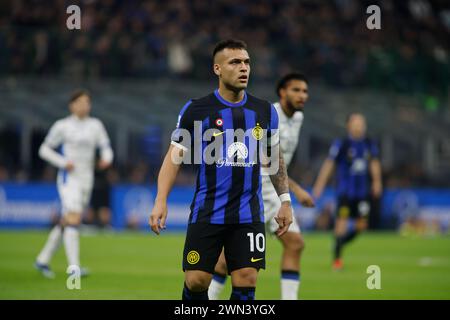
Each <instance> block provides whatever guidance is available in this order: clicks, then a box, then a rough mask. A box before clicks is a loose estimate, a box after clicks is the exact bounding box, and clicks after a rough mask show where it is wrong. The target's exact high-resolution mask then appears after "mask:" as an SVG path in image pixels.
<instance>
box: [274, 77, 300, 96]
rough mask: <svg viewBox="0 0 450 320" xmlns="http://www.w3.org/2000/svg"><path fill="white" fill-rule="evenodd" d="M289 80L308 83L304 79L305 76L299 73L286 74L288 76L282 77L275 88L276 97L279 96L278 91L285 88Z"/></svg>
mask: <svg viewBox="0 0 450 320" xmlns="http://www.w3.org/2000/svg"><path fill="white" fill-rule="evenodd" d="M291 80H300V81H304V82H306V83H308V79H306V77H305V75H304V74H303V73H300V72H291V73H288V74H286V75H284V76H283V77H282V78H281V79H280V80H279V81H278V84H277V88H276V91H277V95H278V96H280V90H281V89H284V88H286V86H287V84H288V83H289V81H291Z"/></svg>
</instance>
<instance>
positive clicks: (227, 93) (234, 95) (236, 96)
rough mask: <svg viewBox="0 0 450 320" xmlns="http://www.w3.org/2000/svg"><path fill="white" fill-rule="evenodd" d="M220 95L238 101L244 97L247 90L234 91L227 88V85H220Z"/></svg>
mask: <svg viewBox="0 0 450 320" xmlns="http://www.w3.org/2000/svg"><path fill="white" fill-rule="evenodd" d="M219 95H220V96H221V97H222V98H223V99H224V100H226V101H228V102H231V103H238V102H241V101H242V99H244V95H245V90H244V89H242V90H239V91H233V90H230V89H227V88H226V87H225V86H222V85H219Z"/></svg>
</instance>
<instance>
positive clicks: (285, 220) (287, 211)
mask: <svg viewBox="0 0 450 320" xmlns="http://www.w3.org/2000/svg"><path fill="white" fill-rule="evenodd" d="M275 221H276V222H277V223H278V230H277V231H276V235H277V236H278V237H280V236H282V235H283V234H285V233H286V232H287V231H288V229H289V226H290V225H291V223H292V207H291V203H290V202H289V201H285V202H282V203H281V207H280V210H278V215H277V216H276V217H275Z"/></svg>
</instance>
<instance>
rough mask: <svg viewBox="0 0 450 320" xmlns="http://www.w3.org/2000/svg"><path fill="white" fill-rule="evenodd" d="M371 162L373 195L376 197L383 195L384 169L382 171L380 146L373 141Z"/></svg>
mask: <svg viewBox="0 0 450 320" xmlns="http://www.w3.org/2000/svg"><path fill="white" fill-rule="evenodd" d="M370 156H371V159H370V163H369V171H370V177H371V179H372V186H371V191H372V196H373V197H375V198H379V197H381V194H382V193H383V183H382V177H381V176H382V171H381V161H380V158H379V157H380V152H379V149H378V146H377V145H376V144H375V143H374V142H371V144H370Z"/></svg>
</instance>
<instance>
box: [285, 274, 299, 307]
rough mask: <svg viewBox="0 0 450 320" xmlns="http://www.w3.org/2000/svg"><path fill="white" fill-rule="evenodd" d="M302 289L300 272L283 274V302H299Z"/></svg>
mask: <svg viewBox="0 0 450 320" xmlns="http://www.w3.org/2000/svg"><path fill="white" fill-rule="evenodd" d="M299 287H300V275H299V273H298V272H295V271H291V272H289V271H288V272H285V271H284V272H282V273H281V300H297V299H298V288H299Z"/></svg>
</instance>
